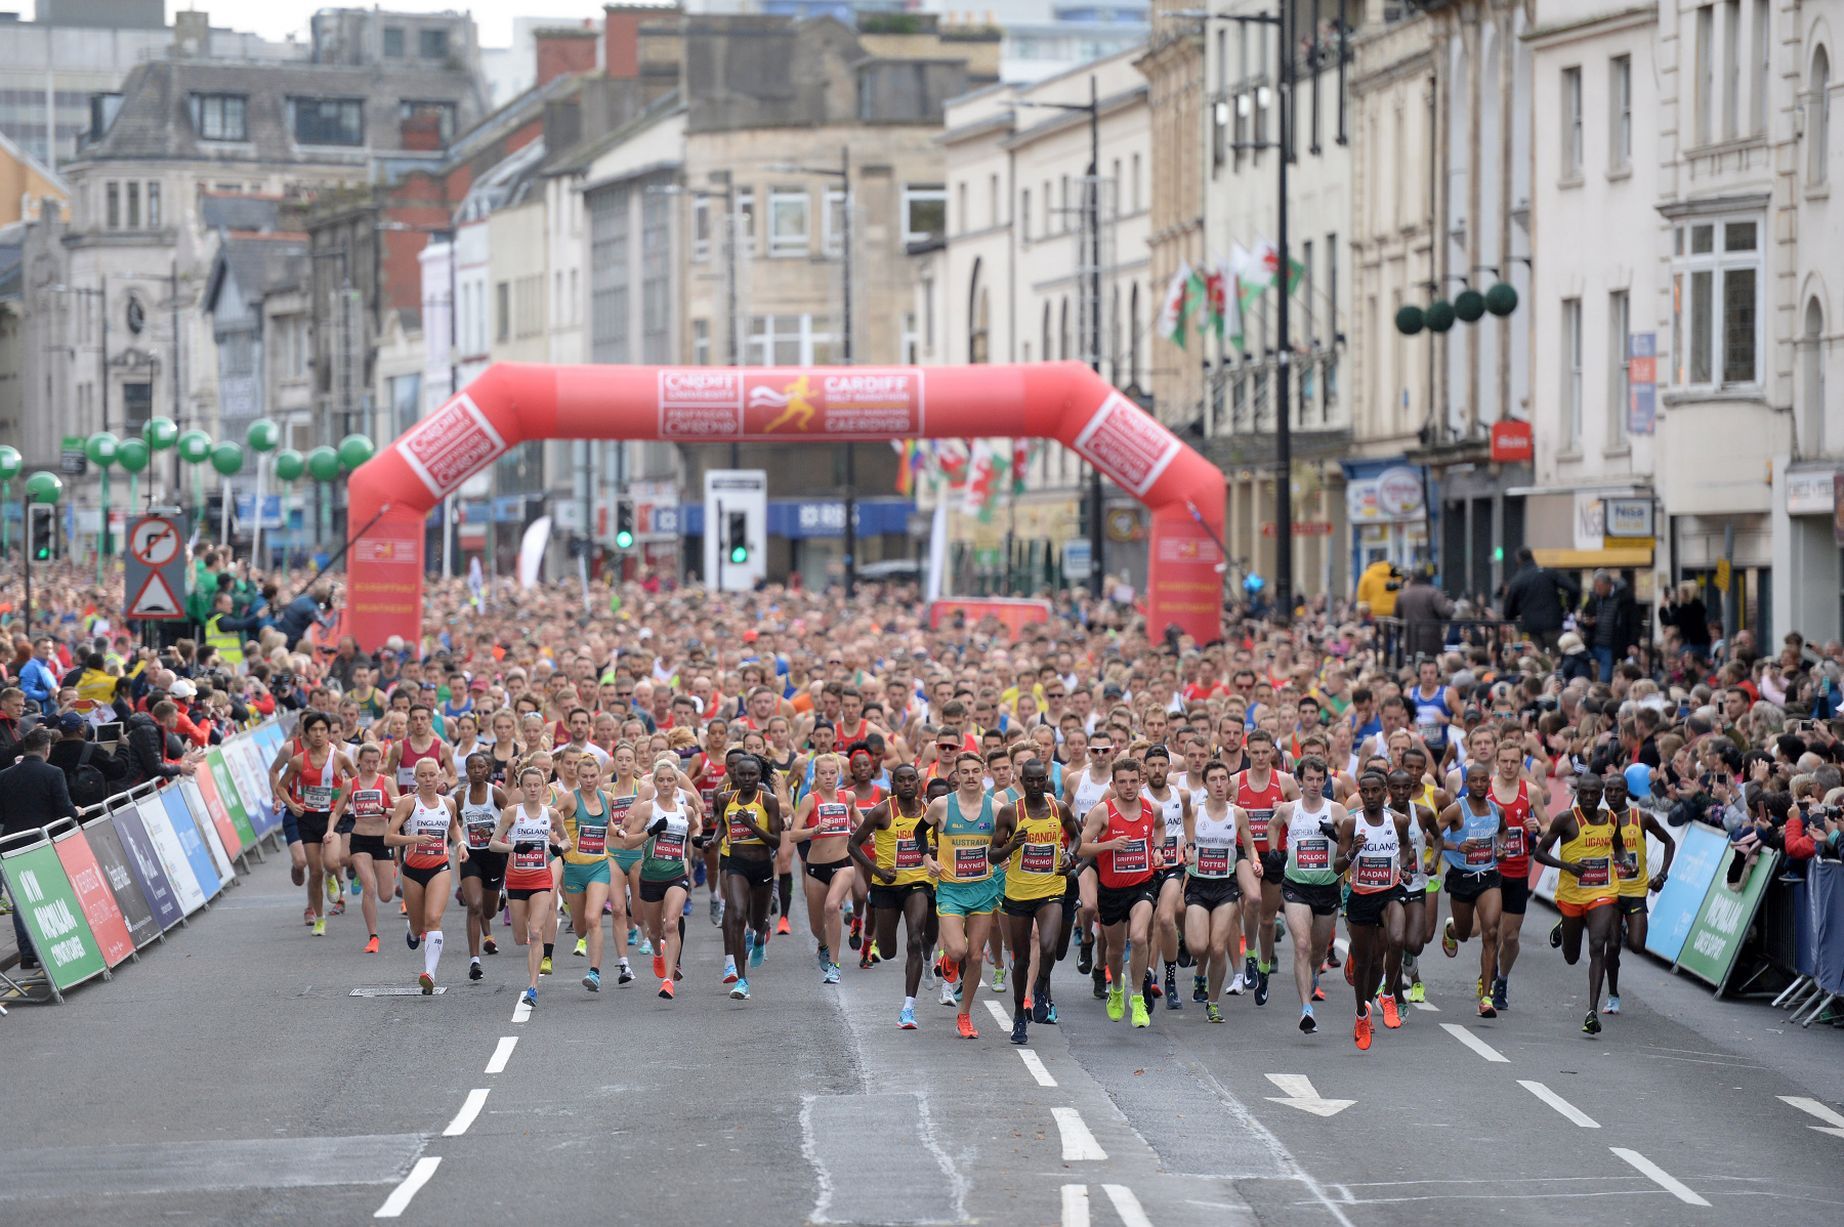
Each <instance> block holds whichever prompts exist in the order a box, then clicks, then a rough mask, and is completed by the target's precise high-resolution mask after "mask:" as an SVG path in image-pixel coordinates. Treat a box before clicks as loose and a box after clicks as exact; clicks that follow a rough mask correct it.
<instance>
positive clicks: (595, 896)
mask: <svg viewBox="0 0 1844 1227" xmlns="http://www.w3.org/2000/svg"><path fill="white" fill-rule="evenodd" d="M601 778H602V767H601V764H600V763H598V762H597V761H596V760H595V759H594V758H592V757H591V756H589V755H587V754H581V755H578V756H577V759H576V787H575V788H573V789H571V790H570V793H569V795H568V796H566V797H564V798H563V799H562V801H561V802H560V803H559V804H558V807H557V812H558V815H559V816H560V817H561V818H562V819H563V829H564V831H565V833H566V834H567V835H568V836H569V838H568V839H567V840H566V841H565V848H566V851H565V852H564V858H563V861H564V864H563V898H564V903H565V905H566V906H567V907H569V909H570V931H571V932H572V933H574V934H576V951H575V953H576V954H577V955H578V956H579V957H580V956H583V955H587V957H588V959H589V970H588V971H586V972H584V973H583V987H584V988H586V989H588V990H589V991H590V992H592V993H596V992H600V991H601V990H602V943H603V941H604V940H605V939H604V938H603V936H602V909H603V907H604V905H606V904H607V903H608V889H609V884H610V874H609V864H610V861H609V856H608V831H609V827H610V826H612V825H614V823H615V821H616V820H615V818H614V807H613V806H612V805H611V804H610V803H609V800H608V795H607V794H606V793H604V792H603V791H602V790H601V788H599V787H598V785H599V784H600V783H601ZM615 954H616V955H617V978H616V980H615V983H616V984H617V985H619V986H623V987H625V986H626V985H629V984H632V983H633V982H634V972H633V969H632V968H630V967H629V966H628V961H627V925H626V923H625V922H620V923H618V927H617V928H616V929H615Z"/></svg>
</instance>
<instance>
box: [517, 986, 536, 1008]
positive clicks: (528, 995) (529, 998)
mask: <svg viewBox="0 0 1844 1227" xmlns="http://www.w3.org/2000/svg"><path fill="white" fill-rule="evenodd" d="M519 1000H520V1001H523V1002H524V1003H525V1004H526V1005H537V1004H538V990H537V989H535V988H528V989H526V990H525V991H524V992H523V993H521V994H519Z"/></svg>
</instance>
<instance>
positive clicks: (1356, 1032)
mask: <svg viewBox="0 0 1844 1227" xmlns="http://www.w3.org/2000/svg"><path fill="white" fill-rule="evenodd" d="M1351 1038H1352V1039H1353V1040H1355V1041H1357V1050H1358V1051H1359V1052H1369V1051H1370V1007H1369V1006H1365V1007H1364V1012H1363V1013H1362V1014H1359V1015H1358V1016H1357V1022H1356V1023H1355V1024H1353V1025H1352V1027H1351Z"/></svg>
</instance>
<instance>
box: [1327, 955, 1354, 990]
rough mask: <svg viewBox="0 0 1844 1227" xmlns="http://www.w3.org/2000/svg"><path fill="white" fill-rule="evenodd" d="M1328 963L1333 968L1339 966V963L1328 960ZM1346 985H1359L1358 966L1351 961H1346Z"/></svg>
mask: <svg viewBox="0 0 1844 1227" xmlns="http://www.w3.org/2000/svg"><path fill="white" fill-rule="evenodd" d="M1326 963H1327V964H1328V965H1329V966H1332V967H1336V966H1338V964H1337V963H1333V962H1332V961H1331V960H1330V959H1327V960H1326ZM1345 983H1346V984H1349V985H1353V986H1355V985H1356V984H1357V965H1356V964H1354V963H1353V962H1352V961H1351V960H1350V959H1346V960H1345Z"/></svg>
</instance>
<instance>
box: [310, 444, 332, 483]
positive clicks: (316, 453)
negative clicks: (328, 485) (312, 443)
mask: <svg viewBox="0 0 1844 1227" xmlns="http://www.w3.org/2000/svg"><path fill="white" fill-rule="evenodd" d="M307 475H308V476H309V477H311V478H313V479H314V480H315V481H337V480H339V453H338V452H336V451H334V450H333V449H332V448H330V447H316V448H315V449H314V450H313V451H311V452H309V453H308V454H307Z"/></svg>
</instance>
